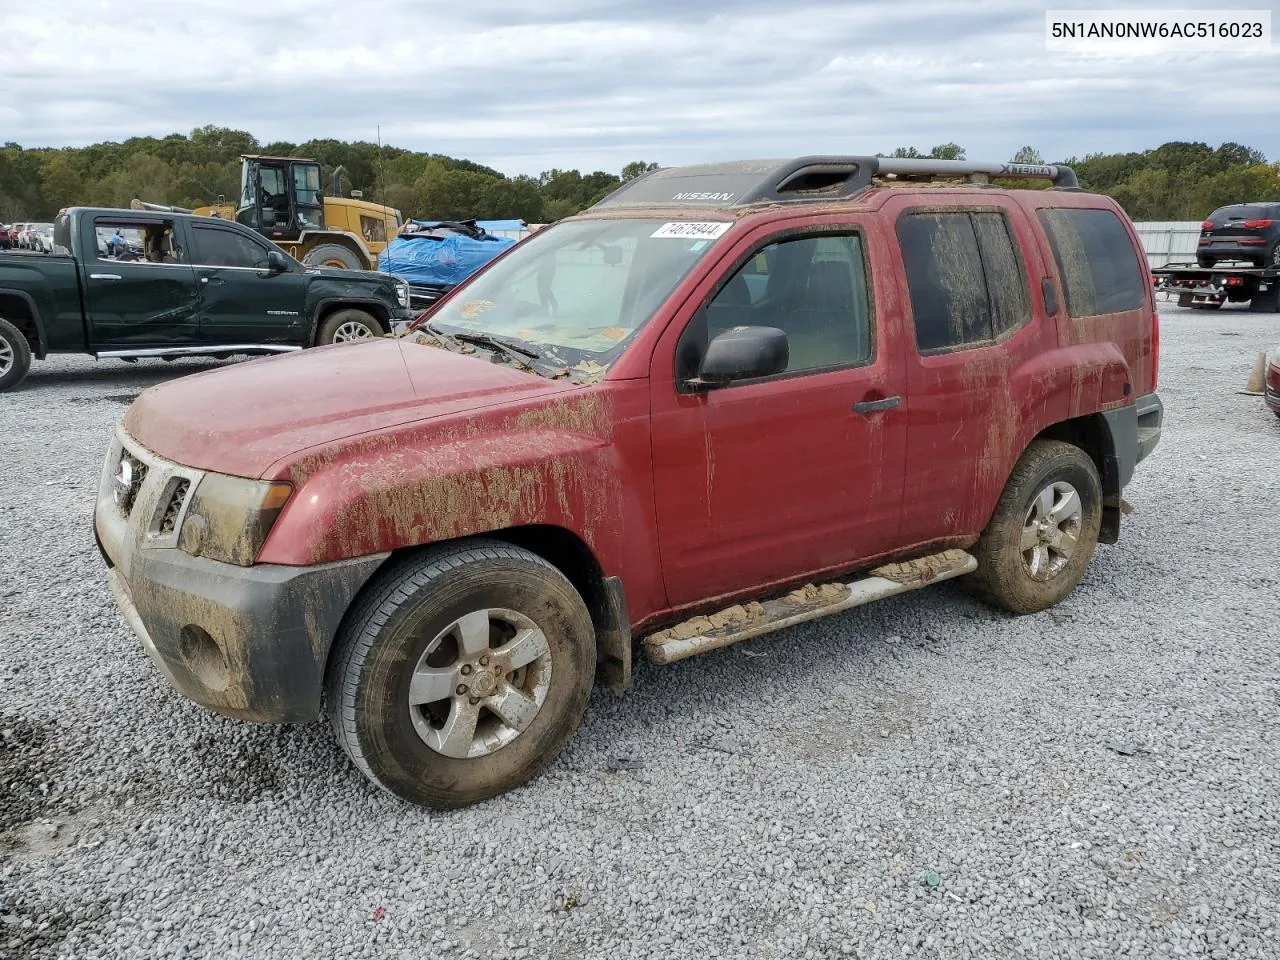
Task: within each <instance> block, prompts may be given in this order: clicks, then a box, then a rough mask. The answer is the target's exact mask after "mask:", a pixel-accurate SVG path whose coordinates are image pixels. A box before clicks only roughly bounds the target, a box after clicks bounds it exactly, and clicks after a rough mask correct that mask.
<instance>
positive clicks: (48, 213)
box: [0, 125, 1280, 223]
mask: <svg viewBox="0 0 1280 960" xmlns="http://www.w3.org/2000/svg"><path fill="white" fill-rule="evenodd" d="M244 153H265V154H273V155H277V156H300V157H309V158H312V159H315V160H318V161H319V162H320V163H321V165H322V169H323V173H324V176H325V179H326V183H328V179H329V177H330V176H331V175H332V172H333V171H334V170H335V169H336V168H337V167H339V166H341V167H342V168H343V170H344V177H343V183H344V186H345V187H346V188H347V189H348V190H351V189H354V190H359V191H361V192H362V193H363V196H364V198H365V199H367V200H378V201H382V202H385V203H387V204H390V205H391V206H393V207H396V208H397V209H399V210H400V211H402V212H403V213H404V214H405V215H406V216H409V217H419V218H424V219H436V220H456V219H464V218H470V217H475V218H477V219H482V220H484V219H508V218H513V219H521V220H524V221H526V222H528V223H550V222H552V221H555V220H559V219H561V218H562V217H567V216H570V215H572V214H574V213H577V212H578V211H579V210H582V209H584V208H586V207H588V206H590V205H591V204H593V203H595V202H596V201H598V200H599V199H601V198H602V197H604V196H605V195H606V194H608V193H609V192H610V191H612V190H613V189H615V188H616V187H617V186H619V185H620V184H621V183H623V182H624V181H626V180H629V179H631V178H632V177H635V176H638V175H639V174H641V173H644V172H646V171H647V170H651V169H654V168H655V167H656V166H657V165H656V164H654V163H649V162H645V161H635V162H633V163H629V164H627V165H626V166H625V167H624V168H623V169H622V170H621V171H619V172H618V173H611V172H606V171H603V170H596V171H594V172H591V173H582V172H581V171H579V170H559V169H554V170H547V171H544V172H543V173H541V174H540V175H538V176H536V177H533V176H516V177H508V176H504V175H503V174H502V173H500V172H499V171H497V170H494V169H492V168H490V167H486V166H483V165H482V164H478V163H473V162H472V161H470V160H459V159H456V158H454V157H448V156H444V155H443V154H436V153H424V152H419V151H413V150H405V149H402V148H400V147H392V146H382V147H380V146H379V145H378V144H375V143H369V142H367V141H356V142H354V143H348V142H346V141H341V140H311V141H308V142H307V143H286V142H275V143H266V144H263V143H260V142H259V141H258V140H257V139H256V138H255V137H254V136H253V135H252V134H250V133H247V132H245V131H243V130H231V129H228V128H226V127H219V126H214V125H208V126H204V127H199V128H198V129H195V130H193V131H191V133H190V135H183V134H177V133H175V134H171V135H169V136H167V137H163V138H156V137H133V138H130V139H128V140H125V141H124V142H123V143H114V142H110V143H95V144H93V145H91V146H87V147H74V148H73V147H68V148H52V147H38V148H24V147H22V146H20V145H19V144H16V143H7V144H5V145H4V147H3V148H0V220H3V221H5V222H9V223H12V222H14V221H19V220H50V219H52V218H53V216H54V215H55V214H56V213H57V211H58V210H60V209H62V208H63V207H70V206H76V205H83V206H103V207H127V206H128V205H129V203H130V201H131V200H133V199H135V198H136V199H139V200H146V201H148V202H150V203H164V204H173V205H176V206H181V207H197V206H203V205H206V204H210V203H214V202H216V201H218V199H219V198H226V199H227V200H228V201H230V202H234V201H235V199H236V196H237V194H238V193H239V177H240V161H239V157H240V155H241V154H244ZM886 155H887V156H894V157H932V158H938V159H964V158H965V149H964V147H962V146H960V145H958V144H955V143H946V144H941V145H938V146H935V147H932V148H931V149H929V150H927V151H922V150H919V149H917V148H915V147H898V148H896V149H895V150H894V151H893V152H892V153H891V154H879V156H886ZM1012 159H1014V160H1016V161H1018V162H1021V163H1043V162H1044V161H1043V159H1042V158H1041V156H1040V153H1039V152H1038V151H1037V150H1036V149H1035V148H1034V147H1030V146H1027V147H1023V148H1022V149H1020V150H1018V151H1017V152H1016V154H1015V155H1014V157H1013V158H1012ZM1059 162H1062V163H1066V164H1068V165H1070V166H1072V167H1074V168H1075V170H1076V174H1077V176H1078V177H1079V179H1080V184H1081V186H1083V187H1084V188H1085V189H1087V190H1094V191H1097V192H1099V193H1105V194H1107V195H1109V196H1112V197H1114V198H1115V199H1116V200H1117V201H1118V202H1119V203H1120V205H1121V206H1123V207H1124V209H1125V210H1126V211H1127V212H1128V213H1129V215H1130V216H1131V217H1132V218H1133V219H1135V220H1199V219H1203V218H1204V217H1205V216H1207V215H1208V214H1209V213H1210V212H1211V211H1212V210H1214V209H1215V208H1216V207H1219V206H1223V205H1225V204H1228V203H1240V202H1245V201H1277V200H1280V164H1276V163H1268V162H1267V158H1266V157H1265V156H1263V154H1262V153H1261V152H1260V151H1258V150H1255V149H1253V148H1251V147H1246V146H1243V145H1241V144H1238V143H1224V144H1221V145H1220V146H1218V147H1211V146H1210V145H1209V144H1207V143H1187V142H1171V143H1165V144H1162V145H1161V146H1159V147H1156V148H1155V149H1153V150H1146V151H1143V152H1140V153H1116V154H1101V153H1095V154H1088V155H1086V156H1084V157H1083V158H1075V157H1071V158H1067V159H1066V160H1063V161H1059ZM1019 185H1025V186H1031V187H1043V186H1046V184H1045V183H1043V182H1039V181H1024V182H1022V183H1020V184H1019Z"/></svg>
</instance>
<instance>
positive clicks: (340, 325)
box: [316, 308, 385, 346]
mask: <svg viewBox="0 0 1280 960" xmlns="http://www.w3.org/2000/svg"><path fill="white" fill-rule="evenodd" d="M384 332H385V331H384V330H383V329H382V324H380V323H379V322H378V321H377V320H376V319H375V318H374V316H373V314H371V313H366V312H365V311H363V310H356V309H354V308H351V309H347V310H335V311H334V312H333V313H331V314H329V316H327V317H325V318H324V323H322V324H320V332H319V333H318V334H316V345H317V346H324V345H325V344H326V343H351V342H353V341H355V340H368V339H369V338H370V337H380V336H382V334H383V333H384Z"/></svg>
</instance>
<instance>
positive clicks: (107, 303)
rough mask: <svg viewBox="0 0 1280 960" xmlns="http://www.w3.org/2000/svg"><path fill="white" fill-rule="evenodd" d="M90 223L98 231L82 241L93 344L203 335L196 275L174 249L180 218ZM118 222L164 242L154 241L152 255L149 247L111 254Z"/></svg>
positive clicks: (154, 342) (174, 341)
mask: <svg viewBox="0 0 1280 960" xmlns="http://www.w3.org/2000/svg"><path fill="white" fill-rule="evenodd" d="M82 223H84V221H82ZM85 226H88V227H89V229H90V230H91V233H92V234H96V237H95V236H92V235H91V236H89V237H86V238H85V241H86V242H84V243H82V244H81V249H82V250H83V251H84V253H85V256H84V258H83V260H82V264H81V267H82V269H83V270H84V290H85V312H86V314H87V315H88V318H89V329H90V333H91V336H90V345H91V348H93V349H94V350H110V349H122V350H127V349H130V348H134V349H137V348H142V347H171V346H172V347H178V346H184V345H187V344H191V343H195V342H196V341H197V339H198V337H199V320H198V317H197V307H198V303H199V298H198V296H197V294H196V275H195V271H194V270H192V269H191V266H190V265H189V264H187V263H183V262H181V257H180V256H175V255H174V253H173V251H174V248H175V246H176V244H174V242H173V241H174V237H175V231H174V222H173V221H172V220H166V219H163V218H130V217H112V216H100V217H95V218H94V219H93V221H92V225H91V226H90V225H89V224H87V223H86V224H85ZM117 228H119V229H120V230H121V232H122V233H127V234H128V235H129V236H133V237H138V238H142V239H145V238H147V237H151V238H153V239H154V240H156V241H157V242H158V243H159V244H160V246H159V247H157V246H155V245H153V247H152V251H153V252H152V253H151V255H150V258H149V257H148V255H147V253H146V252H145V251H144V252H143V253H142V254H141V255H139V254H137V253H136V252H134V250H133V249H126V250H125V252H124V255H123V256H120V257H117V256H112V255H109V254H108V253H106V252H105V251H106V244H105V241H106V239H107V238H109V237H111V236H112V235H113V234H114V233H115V231H116V229H117ZM142 245H143V244H142V243H141V242H140V243H139V244H138V246H142ZM95 248H96V249H95ZM159 249H164V250H167V251H169V253H168V256H167V261H168V262H166V257H165V256H163V255H160V254H157V253H156V252H155V251H156V250H159Z"/></svg>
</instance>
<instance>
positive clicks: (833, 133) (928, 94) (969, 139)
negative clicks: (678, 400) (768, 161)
mask: <svg viewBox="0 0 1280 960" xmlns="http://www.w3.org/2000/svg"><path fill="white" fill-rule="evenodd" d="M1201 2H1202V3H1204V0H1201ZM1167 3H1168V0H1165V3H1163V4H1161V3H1143V2H1140V0H1126V2H1125V3H1124V6H1125V7H1126V8H1129V9H1140V8H1150V9H1164V8H1166V7H1167ZM1095 5H1096V6H1101V4H1090V3H1083V4H1081V3H1075V4H1072V3H1068V2H1063V0H1056V2H1054V3H1053V4H1052V8H1053V9H1066V8H1071V7H1092V6H1095ZM1185 6H1187V7H1191V6H1193V5H1192V4H1185ZM1223 6H1230V7H1232V8H1244V9H1255V10H1269V11H1271V13H1272V17H1273V19H1274V20H1275V21H1276V27H1277V29H1278V30H1280V15H1277V14H1278V13H1280V9H1278V6H1280V5H1278V3H1277V0H1271V2H1270V3H1260V2H1258V0H1253V2H1252V3H1250V2H1249V0H1229V2H1228V3H1226V4H1223ZM1209 8H1210V7H1209V6H1208V5H1205V6H1204V7H1203V9H1209ZM1045 9H1046V7H1043V6H1035V5H1029V4H1027V3H1025V2H1014V0H981V2H977V0H975V2H970V3H952V2H947V3H943V2H931V0H909V2H903V0H843V2H826V0H769V2H767V3H766V2H762V0H737V2H734V3H731V4H730V3H707V2H700V0H643V2H641V0H463V2H460V3H455V2H451V0H346V2H341V3H337V2H331V0H254V2H245V0H124V2H121V0H109V2H108V0H43V2H41V0H0V142H6V141H16V142H18V143H20V144H22V145H24V146H29V147H35V146H79V145H84V144H87V143H94V142H97V141H101V140H124V139H126V138H128V137H131V136H146V135H151V136H164V135H166V134H170V133H189V132H190V131H191V130H192V129H193V128H195V127H198V126H203V125H205V124H208V123H213V124H217V125H219V126H227V127H233V128H236V129H241V130H248V131H249V132H251V133H252V134H253V135H254V136H256V137H257V138H258V140H259V141H260V142H262V143H263V144H266V143H269V142H271V141H277V140H287V141H290V142H295V143H298V142H303V141H306V140H309V139H313V138H315V139H320V138H326V137H332V138H337V139H343V140H375V139H376V138H377V136H378V128H379V127H380V128H381V139H382V142H383V143H384V144H392V145H395V146H399V147H405V148H408V149H414V150H425V151H428V152H433V153H443V154H448V155H450V156H455V157H462V158H466V159H470V160H475V161H477V162H480V163H484V164H487V165H489V166H492V167H494V168H496V169H498V170H501V171H502V172H504V173H507V174H510V175H514V174H521V173H528V174H537V173H538V172H540V171H543V170H548V169H552V168H578V169H582V170H596V169H601V170H608V171H612V172H617V171H618V170H620V169H621V168H622V166H623V165H624V164H625V163H627V162H629V161H632V160H645V161H649V162H656V163H660V164H661V165H663V166H671V165H677V164H683V163H697V162H709V161H717V160H729V159H744V158H756V157H788V156H800V155H806V154H816V153H822V154H832V153H851V154H857V153H875V152H877V151H885V152H887V151H890V150H892V149H893V148H894V147H897V146H905V145H913V146H916V147H919V148H921V149H926V150H927V149H928V148H929V147H931V146H933V145H934V144H941V143H946V142H954V143H959V144H961V145H963V146H964V147H965V148H966V149H967V151H968V156H969V158H970V159H990V160H1007V159H1009V158H1010V157H1012V156H1013V154H1014V152H1015V151H1017V149H1018V148H1019V147H1021V146H1023V145H1030V146H1033V147H1035V148H1036V149H1037V150H1039V151H1040V153H1041V154H1042V155H1043V156H1044V158H1045V159H1046V160H1055V159H1056V160H1061V159H1065V158H1067V157H1070V156H1084V155H1086V154H1090V153H1111V152H1120V151H1130V150H1144V149H1149V148H1152V147H1155V146H1158V145H1159V144H1161V143H1163V142H1165V141H1168V140H1199V141H1206V142H1208V143H1210V144H1213V145H1217V144H1218V143H1221V142H1223V141H1228V140H1230V141H1236V142H1241V143H1245V144H1247V145H1249V146H1252V147H1256V148H1258V149H1260V150H1262V151H1263V153H1265V154H1266V155H1267V156H1268V158H1270V159H1272V160H1280V47H1277V46H1275V45H1273V46H1272V47H1271V49H1270V50H1269V51H1267V52H1261V53H1240V52H1217V53H1193V54H1180V55H1177V56H1170V55H1167V54H1165V55H1138V54H1132V55H1130V54H1128V53H1127V52H1126V53H1125V54H1124V55H1118V54H1116V53H1109V54H1105V55H1103V54H1096V53H1094V54H1081V53H1066V52H1056V51H1048V50H1046V43H1045Z"/></svg>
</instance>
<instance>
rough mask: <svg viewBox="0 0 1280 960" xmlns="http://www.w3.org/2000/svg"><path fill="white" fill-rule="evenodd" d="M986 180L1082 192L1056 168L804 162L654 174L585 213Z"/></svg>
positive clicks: (841, 196)
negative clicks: (1045, 182) (1015, 180)
mask: <svg viewBox="0 0 1280 960" xmlns="http://www.w3.org/2000/svg"><path fill="white" fill-rule="evenodd" d="M992 177H1005V178H1010V177H1012V178H1018V179H1040V180H1049V181H1051V182H1052V184H1053V186H1054V188H1055V189H1059V190H1073V191H1079V189H1080V186H1079V184H1078V182H1077V181H1076V175H1075V171H1073V170H1072V169H1071V168H1070V167H1064V166H1061V165H1058V164H1040V163H993V162H984V161H973V160H932V159H899V158H894V157H865V156H810V157H799V158H796V159H793V160H738V161H734V162H731V163H714V164H702V165H698V166H688V167H667V168H664V169H659V170H654V171H652V172H650V173H646V174H642V175H641V176H639V177H636V178H635V179H633V180H629V181H627V182H626V183H624V184H623V185H622V186H621V187H619V188H618V189H617V190H615V191H614V192H613V193H611V194H609V195H608V196H607V197H605V198H604V199H603V200H601V201H600V202H599V203H597V204H595V206H593V207H591V208H590V209H591V210H593V211H601V210H612V209H621V208H627V207H632V208H634V207H656V206H663V207H670V206H680V207H689V208H692V209H694V210H696V209H699V208H701V209H713V208H722V209H723V208H732V209H738V208H742V207H749V206H753V205H756V204H763V203H806V202H807V203H820V202H828V201H831V200H847V199H852V198H854V197H857V196H859V195H861V194H863V193H865V192H866V191H868V190H870V189H872V188H873V187H875V186H879V185H882V183H883V182H898V183H902V184H907V185H909V184H913V183H920V182H921V181H925V182H928V181H933V180H937V179H957V178H959V179H963V180H965V181H967V182H969V183H972V184H976V185H986V184H988V183H990V180H991V178H992ZM877 181H881V182H880V183H878V182H877Z"/></svg>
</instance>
